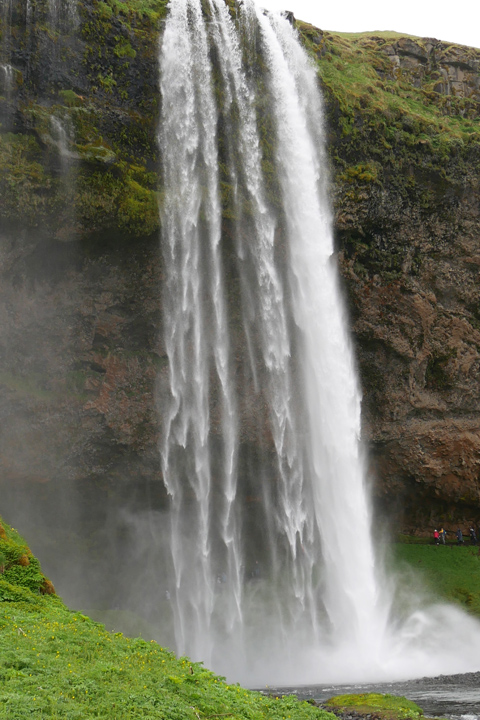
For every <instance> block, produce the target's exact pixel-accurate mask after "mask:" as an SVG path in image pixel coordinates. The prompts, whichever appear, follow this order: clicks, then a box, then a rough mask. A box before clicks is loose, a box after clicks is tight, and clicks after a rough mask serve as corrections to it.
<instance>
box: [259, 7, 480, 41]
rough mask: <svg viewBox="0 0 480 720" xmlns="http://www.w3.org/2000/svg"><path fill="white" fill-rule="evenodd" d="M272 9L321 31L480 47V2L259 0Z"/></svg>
mask: <svg viewBox="0 0 480 720" xmlns="http://www.w3.org/2000/svg"><path fill="white" fill-rule="evenodd" d="M256 2H257V3H258V5H260V6H261V7H264V8H267V9H269V10H292V12H293V13H294V15H295V17H296V18H297V19H298V20H305V21H306V22H309V23H312V25H316V26H317V27H319V28H321V29H322V30H332V31H337V32H363V31H364V30H396V31H397V32H401V33H407V34H409V35H419V36H420V37H434V38H437V39H438V40H447V41H450V42H454V43H459V44H460V45H471V46H473V47H477V48H480V2H479V1H478V0H460V1H459V2H456V3H447V2H446V0H443V1H442V0H400V2H398V1H397V2H392V0H256Z"/></svg>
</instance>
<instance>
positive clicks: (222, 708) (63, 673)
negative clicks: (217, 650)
mask: <svg viewBox="0 0 480 720" xmlns="http://www.w3.org/2000/svg"><path fill="white" fill-rule="evenodd" d="M25 558H28V564H27V561H26V559H25ZM0 571H1V574H0V681H1V684H0V718H5V720H20V719H21V718H22V719H23V718H25V719H26V718H28V719H29V720H30V719H31V718H42V719H47V718H48V720H56V719H57V718H65V719H67V718H68V720H85V718H108V719H109V720H127V718H128V719H130V718H150V719H152V720H153V719H154V718H162V719H164V720H204V719H205V720H207V719H208V718H220V717H224V718H233V719H234V720H260V719H261V718H268V719H269V720H287V719H290V720H334V716H333V715H331V714H330V713H327V712H325V711H324V710H321V709H319V708H315V707H313V706H312V705H310V704H308V703H303V702H299V701H298V700H297V699H296V698H295V697H284V698H271V697H265V696H263V695H262V694H261V693H257V692H252V691H249V690H245V689H243V688H242V687H240V686H239V685H229V684H227V683H226V682H224V679H223V678H220V677H218V676H216V675H214V673H212V672H210V671H209V670H207V669H206V668H204V667H203V665H202V664H201V663H193V662H191V661H190V660H189V659H188V658H178V659H177V658H176V657H175V656H174V654H173V653H172V652H170V651H169V650H166V649H164V648H161V647H160V646H159V645H158V644H157V643H155V642H150V643H147V642H145V641H144V640H141V639H134V640H132V639H129V638H126V637H124V636H123V635H121V634H120V633H117V634H112V633H109V632H107V631H106V630H105V628H104V626H103V625H100V624H98V623H95V622H93V621H92V620H90V619H89V618H88V617H85V616H84V615H82V614H80V613H75V612H72V611H70V610H68V609H67V608H66V607H65V605H64V604H63V603H62V601H61V600H60V599H59V598H58V597H56V596H55V595H53V594H50V595H48V594H41V593H46V592H52V590H53V586H52V585H51V583H48V581H47V580H46V579H45V578H44V576H43V575H42V574H41V571H40V566H39V564H38V561H37V560H36V559H35V558H33V556H32V555H31V553H30V551H29V550H28V547H27V546H26V544H25V542H24V541H23V540H22V538H21V537H20V536H19V535H18V534H17V533H16V531H14V530H13V529H12V528H9V527H8V525H6V524H5V523H3V521H1V522H0Z"/></svg>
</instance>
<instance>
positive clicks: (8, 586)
mask: <svg viewBox="0 0 480 720" xmlns="http://www.w3.org/2000/svg"><path fill="white" fill-rule="evenodd" d="M54 594H55V588H54V587H53V585H52V583H51V582H50V580H48V579H47V578H46V577H45V575H44V574H43V573H42V571H41V568H40V563H39V562H38V560H37V558H36V557H34V555H33V554H32V552H31V550H30V548H29V547H28V545H27V544H26V543H25V541H24V540H23V538H22V537H21V536H20V535H18V533H17V532H16V531H15V530H14V529H13V528H11V527H10V526H9V525H7V524H6V523H5V522H4V521H3V520H1V519H0V602H2V601H3V602H5V601H10V602H19V601H23V602H34V601H35V600H36V598H38V595H54Z"/></svg>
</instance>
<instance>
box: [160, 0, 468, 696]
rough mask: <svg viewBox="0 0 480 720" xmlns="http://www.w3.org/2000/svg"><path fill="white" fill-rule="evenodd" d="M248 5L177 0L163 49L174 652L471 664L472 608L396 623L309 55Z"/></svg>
mask: <svg viewBox="0 0 480 720" xmlns="http://www.w3.org/2000/svg"><path fill="white" fill-rule="evenodd" d="M237 10H238V12H237V19H236V23H234V22H233V20H232V19H231V16H230V14H229V12H228V10H227V7H226V5H225V3H224V2H223V0H207V1H206V3H204V7H203V9H202V3H201V2H200V0H173V1H172V3H171V6H170V14H169V17H168V20H167V23H166V27H165V31H164V35H163V39H162V48H161V54H160V69H161V81H160V85H161V93H162V118H161V126H160V132H159V145H160V150H161V156H162V163H163V166H162V167H163V181H164V187H165V197H164V201H163V206H162V246H163V254H164V261H165V285H164V287H165V292H164V303H163V304H164V311H165V315H164V324H165V346H166V352H167V355H168V359H169V368H170V379H169V399H168V402H166V403H165V402H164V403H163V404H161V406H160V412H161V413H162V417H163V426H164V428H163V439H162V443H161V455H162V467H163V473H164V482H165V485H166V488H167V491H168V493H169V496H170V502H171V505H170V512H169V523H170V527H169V546H170V552H169V561H167V565H166V567H167V569H166V570H165V574H166V577H167V583H168V592H169V595H170V597H171V602H172V609H173V615H174V623H175V636H176V643H177V650H178V651H179V652H180V653H188V654H189V655H191V656H192V657H193V658H194V659H201V660H204V661H205V663H206V664H207V665H210V666H212V667H213V668H214V669H216V670H219V671H221V672H222V673H226V674H228V675H229V676H230V677H232V678H234V679H242V680H243V681H245V682H249V683H254V684H259V683H260V682H267V681H269V682H272V681H274V682H277V683H278V682H284V683H307V682H319V681H332V680H336V681H340V680H354V679H355V680H361V679H363V680H365V679H372V680H373V679H384V678H390V679H393V678H402V677H413V676H415V675H421V674H427V673H437V672H442V671H443V672H453V671H458V672H460V671H464V670H466V669H470V670H471V669H477V668H479V667H480V660H478V661H477V659H476V657H475V655H476V653H475V652H472V653H468V649H466V646H465V645H464V644H461V645H458V642H455V641H454V638H453V637H451V633H449V630H448V627H452V622H455V623H456V626H457V627H456V630H457V631H458V630H459V622H460V621H459V618H461V623H460V628H461V632H457V633H456V634H457V636H459V635H461V634H462V633H464V635H467V634H469V633H472V632H474V633H478V632H479V631H478V625H477V624H476V623H474V621H471V620H468V619H467V618H465V616H463V615H461V614H459V613H457V612H456V611H453V610H450V609H448V608H442V607H436V608H432V609H430V610H429V611H428V613H427V612H425V611H422V612H420V611H416V610H410V609H408V610H407V609H406V608H405V605H404V606H403V608H402V610H403V615H402V618H403V619H401V620H400V619H397V620H395V619H394V618H393V614H392V602H393V594H394V591H393V590H392V589H391V588H390V587H389V586H387V582H386V580H385V578H384V575H383V574H382V573H381V572H380V570H379V569H378V567H377V565H378V563H377V562H376V558H375V552H374V548H373V543H372V533H371V524H372V519H371V511H370V507H369V502H368V492H367V488H366V481H365V471H364V466H363V460H362V452H361V445H360V400H361V398H360V392H359V389H358V387H357V380H356V373H355V367H354V361H353V356H352V351H351V348H350V342H349V338H348V334H347V331H346V323H345V320H344V317H343V316H344V312H343V306H342V300H341V296H340V293H339V290H338V281H337V274H336V270H335V266H334V263H333V242H332V222H331V217H330V211H329V207H328V202H327V192H326V184H327V179H326V170H325V167H326V162H325V157H324V152H325V151H324V138H323V125H322V117H323V113H322V104H321V98H320V95H319V91H318V85H317V78H316V75H315V70H314V68H313V66H312V65H311V63H310V61H309V60H308V58H307V56H306V54H305V52H304V50H303V49H302V48H301V46H300V44H299V42H298V39H297V37H296V34H295V32H294V30H293V29H292V27H291V26H290V25H289V23H288V22H287V21H286V20H285V19H284V18H281V17H272V16H267V15H264V14H263V13H262V12H260V11H259V10H257V9H256V8H255V6H254V5H253V4H252V3H251V2H244V3H243V4H241V5H239V6H238V8H237ZM226 268H228V273H227V270H226ZM227 278H228V282H227ZM259 448H260V450H259ZM451 613H454V615H451ZM463 640H464V638H463V639H462V641H461V642H463ZM452 643H453V644H454V646H455V648H456V650H457V652H456V650H455V649H452Z"/></svg>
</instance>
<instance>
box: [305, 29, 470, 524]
mask: <svg viewBox="0 0 480 720" xmlns="http://www.w3.org/2000/svg"><path fill="white" fill-rule="evenodd" d="M318 40H319V47H320V50H321V51H322V52H328V47H329V43H332V45H334V44H335V42H336V43H338V40H337V41H335V40H334V39H329V38H328V37H323V38H322V39H320V38H319V39H318ZM350 42H351V43H352V44H351V45H350V55H349V59H350V62H351V63H352V64H355V62H359V61H360V60H361V61H362V62H365V60H366V59H367V58H368V60H369V63H370V67H371V68H372V70H373V71H374V73H375V75H376V76H377V78H376V79H374V75H373V73H372V81H371V82H372V86H373V88H374V89H375V90H374V92H373V94H372V96H371V100H369V98H367V97H365V95H364V92H358V90H357V98H358V106H357V108H355V109H354V110H353V112H350V113H349V114H350V127H349V129H348V131H347V132H346V133H345V132H344V131H343V132H342V131H340V132H339V131H338V124H337V125H336V126H335V123H334V120H333V118H334V117H335V116H336V115H337V113H338V105H337V103H336V100H333V101H332V98H331V95H327V103H328V104H329V108H330V117H331V118H332V120H331V123H330V128H331V131H332V135H333V147H334V148H335V150H333V148H332V150H333V152H334V153H335V151H336V153H337V157H336V158H335V160H336V167H337V170H336V173H335V177H334V182H335V190H334V193H335V208H336V229H337V237H338V247H339V258H340V264H341V268H342V273H343V277H344V280H345V287H346V291H347V294H348V297H349V307H350V316H351V322H352V330H353V333H354V338H355V345H356V348H357V353H358V362H359V368H360V374H361V378H362V386H363V389H364V405H363V411H364V433H365V438H366V440H367V442H368V444H369V447H370V460H371V466H372V470H373V472H374V476H375V477H376V495H377V498H378V500H379V502H380V504H381V506H383V507H384V508H388V509H390V510H391V509H392V508H395V510H396V511H397V512H398V513H399V517H400V518H401V523H402V524H403V526H404V527H405V528H409V529H412V530H422V529H424V528H425V529H426V527H430V526H431V525H434V524H436V523H437V522H438V521H439V518H442V519H443V521H444V522H445V523H447V524H448V523H450V522H451V523H452V524H453V523H454V522H457V521H465V520H468V519H471V520H475V521H477V520H478V509H479V489H480V485H479V481H480V455H479V443H480V434H479V430H480V426H479V420H480V418H479V410H480V404H479V403H480V389H479V388H480V386H479V372H480V355H479V352H480V334H479V332H480V324H479V307H480V302H479V301H480V294H479V289H478V279H479V268H480V185H479V174H478V168H479V160H480V154H479V141H480V124H479V117H480V102H479V101H480V91H479V82H480V73H479V61H480V52H479V51H475V50H472V49H469V48H459V47H451V46H448V45H446V44H445V43H441V42H439V41H435V40H429V39H427V40H420V39H413V38H392V37H389V36H387V37H384V38H382V37H378V38H375V37H362V36H358V37H356V38H354V39H353V40H352V39H351V40H350ZM337 47H341V44H339V45H337ZM344 52H345V50H344ZM323 57H324V58H325V55H324V56H323ZM341 69H342V70H343V68H341ZM335 80H336V79H335V78H334V77H333V76H332V77H331V79H330V80H329V79H328V78H327V81H326V82H327V83H328V82H330V83H331V85H332V87H335V85H334V83H335ZM394 85H396V86H397V88H398V89H399V90H400V94H401V95H402V106H401V105H400V104H399V105H395V104H394V103H390V104H389V101H388V97H387V93H389V92H392V90H393V87H394ZM382 95H383V97H382ZM340 102H341V101H340ZM351 104H353V103H351ZM389 105H390V106H389ZM350 110H351V105H350ZM346 114H347V113H346ZM347 117H348V114H347ZM462 123H463V125H462ZM447 133H448V135H447ZM342 160H343V161H344V164H343V167H344V169H343V171H341V172H339V165H341V163H342ZM345 161H346V162H345Z"/></svg>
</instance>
